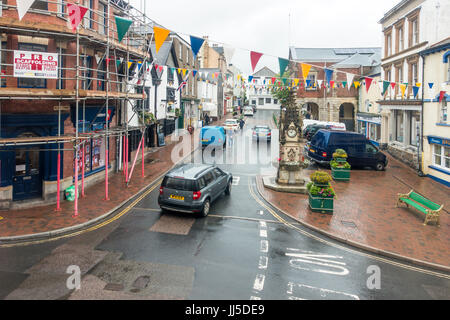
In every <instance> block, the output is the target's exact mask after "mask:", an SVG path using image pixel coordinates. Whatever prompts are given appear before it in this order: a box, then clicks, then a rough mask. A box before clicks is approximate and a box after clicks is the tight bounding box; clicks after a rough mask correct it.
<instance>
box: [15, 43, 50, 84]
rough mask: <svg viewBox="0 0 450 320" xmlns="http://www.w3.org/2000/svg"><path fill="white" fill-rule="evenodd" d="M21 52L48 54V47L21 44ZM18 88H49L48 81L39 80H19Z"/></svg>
mask: <svg viewBox="0 0 450 320" xmlns="http://www.w3.org/2000/svg"><path fill="white" fill-rule="evenodd" d="M19 50H23V51H37V52H47V46H43V45H39V44H32V43H19ZM17 87H18V88H47V80H46V79H37V78H19V79H18V80H17Z"/></svg>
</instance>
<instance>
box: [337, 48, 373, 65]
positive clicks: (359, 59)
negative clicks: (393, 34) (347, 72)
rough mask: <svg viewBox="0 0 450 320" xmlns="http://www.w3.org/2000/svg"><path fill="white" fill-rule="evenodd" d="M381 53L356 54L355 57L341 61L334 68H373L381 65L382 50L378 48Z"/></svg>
mask: <svg viewBox="0 0 450 320" xmlns="http://www.w3.org/2000/svg"><path fill="white" fill-rule="evenodd" d="M378 49H379V50H378V51H379V52H375V53H373V54H371V55H368V54H361V53H355V54H354V55H352V56H350V57H348V58H347V59H344V60H342V61H339V62H338V63H336V64H334V65H333V66H332V67H333V68H358V67H360V66H363V67H372V66H376V65H379V64H381V48H378Z"/></svg>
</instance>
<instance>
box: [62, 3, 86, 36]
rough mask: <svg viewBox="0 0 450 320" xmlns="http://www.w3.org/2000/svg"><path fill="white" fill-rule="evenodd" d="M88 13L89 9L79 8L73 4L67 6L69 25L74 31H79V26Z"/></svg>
mask: <svg viewBox="0 0 450 320" xmlns="http://www.w3.org/2000/svg"><path fill="white" fill-rule="evenodd" d="M87 11H88V9H87V8H85V7H81V6H77V5H76V4H73V3H68V4H67V12H68V13H69V21H68V24H69V25H70V27H71V28H72V31H76V30H77V28H78V25H79V24H80V23H81V20H83V18H84V15H85V14H86V12H87Z"/></svg>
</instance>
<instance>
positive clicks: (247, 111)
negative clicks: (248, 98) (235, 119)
mask: <svg viewBox="0 0 450 320" xmlns="http://www.w3.org/2000/svg"><path fill="white" fill-rule="evenodd" d="M244 116H253V108H252V107H245V108H244Z"/></svg>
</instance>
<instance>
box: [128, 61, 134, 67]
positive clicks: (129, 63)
mask: <svg viewBox="0 0 450 320" xmlns="http://www.w3.org/2000/svg"><path fill="white" fill-rule="evenodd" d="M132 65H133V61H128V69H130V68H131V66H132Z"/></svg>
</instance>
